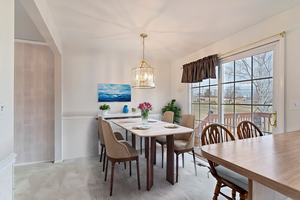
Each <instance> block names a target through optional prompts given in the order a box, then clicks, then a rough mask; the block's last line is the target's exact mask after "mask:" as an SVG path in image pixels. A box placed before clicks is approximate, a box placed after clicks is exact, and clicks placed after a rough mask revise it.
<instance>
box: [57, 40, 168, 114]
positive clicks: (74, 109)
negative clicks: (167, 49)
mask: <svg viewBox="0 0 300 200" xmlns="http://www.w3.org/2000/svg"><path fill="white" fill-rule="evenodd" d="M141 53H142V52H136V54H134V55H129V54H127V53H126V52H101V51H97V50H95V49H88V48H85V47H77V46H67V45H65V46H64V58H63V78H62V80H63V116H84V115H89V116H92V115H94V116H96V114H98V113H99V106H100V105H101V103H97V100H98V99H97V84H98V83H109V84H130V85H131V84H132V82H131V80H132V79H131V76H132V75H131V69H132V68H133V67H136V66H137V65H139V63H140V62H141ZM146 62H147V63H148V64H149V65H151V66H152V67H154V68H155V70H156V72H155V73H156V74H155V76H156V77H155V80H156V81H155V84H156V85H155V88H154V89H148V90H142V89H132V90H131V102H112V103H108V104H109V105H110V106H111V111H110V112H112V113H116V112H122V109H123V106H124V105H128V106H129V109H130V110H131V108H132V107H137V105H138V104H139V103H141V102H144V101H148V102H150V103H151V104H152V105H153V108H154V110H153V112H160V110H161V108H162V107H163V106H164V105H165V104H167V103H168V102H169V101H171V98H170V96H171V91H170V88H171V80H170V66H171V64H170V63H168V62H160V61H157V60H147V57H146ZM102 104H103V103H102Z"/></svg>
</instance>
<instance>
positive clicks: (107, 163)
mask: <svg viewBox="0 0 300 200" xmlns="http://www.w3.org/2000/svg"><path fill="white" fill-rule="evenodd" d="M103 164H104V163H103ZM107 168H108V159H107V162H106V168H105V178H104V181H106V178H107Z"/></svg>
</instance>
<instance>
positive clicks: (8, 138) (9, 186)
mask: <svg viewBox="0 0 300 200" xmlns="http://www.w3.org/2000/svg"><path fill="white" fill-rule="evenodd" d="M1 102H3V103H4V116H3V117H0V199H13V181H12V180H13V177H14V172H13V164H14V162H15V154H14V153H13V152H14V1H9V0H0V104H1Z"/></svg>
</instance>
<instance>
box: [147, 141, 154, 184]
mask: <svg viewBox="0 0 300 200" xmlns="http://www.w3.org/2000/svg"><path fill="white" fill-rule="evenodd" d="M150 150H151V152H150V155H148V156H149V157H150V166H149V168H150V186H151V187H152V186H153V180H154V155H155V137H151V147H150ZM151 187H150V188H151Z"/></svg>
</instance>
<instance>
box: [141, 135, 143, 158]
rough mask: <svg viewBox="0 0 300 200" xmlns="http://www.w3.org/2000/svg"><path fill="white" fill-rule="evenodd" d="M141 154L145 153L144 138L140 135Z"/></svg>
mask: <svg viewBox="0 0 300 200" xmlns="http://www.w3.org/2000/svg"><path fill="white" fill-rule="evenodd" d="M140 154H141V155H142V154H143V138H142V137H140Z"/></svg>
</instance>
